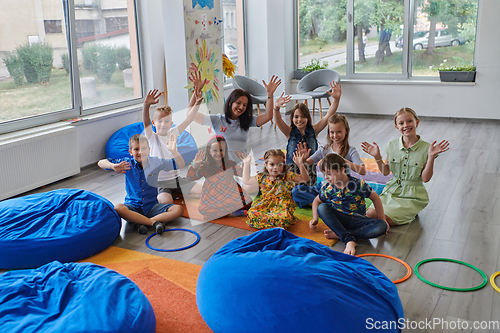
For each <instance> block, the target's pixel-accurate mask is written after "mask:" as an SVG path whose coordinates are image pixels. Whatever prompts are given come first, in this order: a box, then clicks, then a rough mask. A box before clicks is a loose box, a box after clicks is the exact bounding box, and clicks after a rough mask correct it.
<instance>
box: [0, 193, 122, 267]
mask: <svg viewBox="0 0 500 333" xmlns="http://www.w3.org/2000/svg"><path fill="white" fill-rule="evenodd" d="M120 228H121V219H120V217H119V216H118V213H116V211H115V209H114V207H113V204H112V203H111V202H109V201H108V200H106V199H104V198H103V197H101V196H99V195H97V194H95V193H92V192H89V191H84V190H77V189H60V190H55V191H50V192H46V193H39V194H32V195H28V196H25V197H20V198H15V199H9V200H5V201H2V202H0V253H1V255H0V268H3V269H17V268H36V267H39V266H41V265H44V264H46V263H49V262H51V261H54V260H58V261H61V262H70V261H77V260H81V259H85V258H88V257H90V256H92V255H94V254H97V253H99V252H101V251H103V250H104V249H106V248H107V247H109V246H110V245H111V244H112V243H113V241H114V240H115V239H116V237H117V236H118V235H119V233H120Z"/></svg>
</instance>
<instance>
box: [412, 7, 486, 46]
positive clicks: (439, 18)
mask: <svg viewBox="0 0 500 333" xmlns="http://www.w3.org/2000/svg"><path fill="white" fill-rule="evenodd" d="M477 3H478V0H439V1H430V0H426V1H422V2H421V4H422V11H423V13H425V14H426V16H427V18H428V20H429V22H430V28H429V40H428V46H427V50H426V51H425V54H427V55H431V54H433V53H434V44H435V43H434V41H435V35H436V24H437V23H441V24H443V25H445V26H446V27H447V30H448V31H449V32H450V33H452V34H454V35H457V34H458V33H459V32H461V31H465V33H466V34H469V35H471V33H472V29H471V28H472V27H474V28H473V30H474V35H475V22H476V18H477ZM468 37H469V38H470V37H471V36H468ZM474 39H475V38H474Z"/></svg>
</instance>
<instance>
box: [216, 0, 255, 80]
mask: <svg viewBox="0 0 500 333" xmlns="http://www.w3.org/2000/svg"><path fill="white" fill-rule="evenodd" d="M236 1H241V11H242V13H241V15H242V18H241V19H242V23H241V24H242V27H243V60H244V62H243V65H244V67H245V74H244V75H245V76H246V75H247V74H248V60H247V59H248V51H247V28H246V27H247V22H246V20H247V18H246V17H247V15H246V7H245V2H246V0H236ZM220 8H221V11H223V10H224V9H223V2H222V1H221V7H220ZM227 14H229V13H227ZM224 16H226V15H224ZM224 16H222V15H221V17H224ZM229 17H231V15H229ZM231 23H232V22H231ZM234 23H235V24H234V26H232V29H235V30H236V31H238V18H237V17H236V19H235V22H234ZM233 46H234V45H233ZM224 49H225V41H223V43H222V53H224V51H225V50H224ZM240 54H241V51H240V50H239V49H238V62H240ZM235 75H239V74H238V73H235ZM223 77H224V75H223ZM224 79H225V81H224V83H223V88H229V87H233V78H225V77H224Z"/></svg>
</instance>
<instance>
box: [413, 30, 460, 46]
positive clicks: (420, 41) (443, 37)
mask: <svg viewBox="0 0 500 333" xmlns="http://www.w3.org/2000/svg"><path fill="white" fill-rule="evenodd" d="M464 43H465V38H463V37H461V36H453V34H452V33H450V32H449V31H448V30H446V29H437V30H436V37H435V39H434V46H459V45H460V44H464ZM428 44H429V32H427V33H426V34H425V35H424V36H423V37H420V38H416V39H413V49H415V50H422V49H424V48H427V45H428Z"/></svg>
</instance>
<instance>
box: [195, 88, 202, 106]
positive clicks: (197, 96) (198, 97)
mask: <svg viewBox="0 0 500 333" xmlns="http://www.w3.org/2000/svg"><path fill="white" fill-rule="evenodd" d="M193 94H194V98H195V100H196V101H195V103H194V104H195V105H198V104H201V102H203V94H202V93H201V89H198V87H194V90H193Z"/></svg>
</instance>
